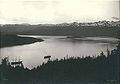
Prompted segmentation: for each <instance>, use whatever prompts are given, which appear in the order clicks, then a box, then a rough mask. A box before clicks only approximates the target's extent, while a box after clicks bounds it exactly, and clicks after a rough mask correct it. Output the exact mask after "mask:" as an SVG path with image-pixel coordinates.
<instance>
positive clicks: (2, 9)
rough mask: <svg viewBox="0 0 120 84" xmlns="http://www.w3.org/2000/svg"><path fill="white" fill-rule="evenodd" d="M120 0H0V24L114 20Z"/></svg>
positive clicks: (116, 16)
mask: <svg viewBox="0 0 120 84" xmlns="http://www.w3.org/2000/svg"><path fill="white" fill-rule="evenodd" d="M117 18H118V19H119V18H120V17H119V0H0V24H48V23H49V24H59V23H64V22H67V23H71V22H96V21H102V20H107V21H115V20H117Z"/></svg>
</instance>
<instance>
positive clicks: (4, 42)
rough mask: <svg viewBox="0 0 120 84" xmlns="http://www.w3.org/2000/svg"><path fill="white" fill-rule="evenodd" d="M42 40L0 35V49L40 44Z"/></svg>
mask: <svg viewBox="0 0 120 84" xmlns="http://www.w3.org/2000/svg"><path fill="white" fill-rule="evenodd" d="M41 41H43V40H42V39H36V38H32V37H20V36H18V35H14V34H1V35H0V47H8V46H15V45H25V44H31V43H34V42H41Z"/></svg>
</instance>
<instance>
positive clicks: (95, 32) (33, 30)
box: [0, 22, 120, 37]
mask: <svg viewBox="0 0 120 84" xmlns="http://www.w3.org/2000/svg"><path fill="white" fill-rule="evenodd" d="M84 24H85V23H84ZM87 24H88V23H86V24H85V25H84V26H82V23H79V25H76V23H72V24H68V25H60V24H59V25H57V24H54V25H53V24H51V25H47V24H46V25H42V24H39V25H24V24H15V25H10V24H9V25H3V26H0V31H1V33H4V34H31V35H74V36H81V37H85V36H108V37H117V36H118V33H119V32H118V31H120V22H118V25H102V26H99V25H97V26H91V25H90V26H87ZM89 24H90V23H89Z"/></svg>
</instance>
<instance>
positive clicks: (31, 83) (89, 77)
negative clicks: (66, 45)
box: [0, 44, 120, 84]
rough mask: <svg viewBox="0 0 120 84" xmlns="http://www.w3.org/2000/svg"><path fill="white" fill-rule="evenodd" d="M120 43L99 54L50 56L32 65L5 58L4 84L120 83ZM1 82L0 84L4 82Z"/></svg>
mask: <svg viewBox="0 0 120 84" xmlns="http://www.w3.org/2000/svg"><path fill="white" fill-rule="evenodd" d="M119 64H120V44H118V46H117V49H114V50H112V51H109V50H108V51H107V55H104V53H103V52H101V53H100V55H98V56H97V57H90V56H87V57H77V58H75V57H70V58H64V59H61V60H58V59H56V60H49V61H48V62H47V63H43V64H42V65H40V66H38V67H36V68H33V69H31V70H30V69H28V68H24V66H23V65H22V66H16V67H13V66H12V65H11V63H10V62H9V61H8V60H7V59H6V58H4V59H3V60H2V63H1V65H0V71H1V73H0V76H1V79H0V81H1V83H3V84H80V83H82V84H86V83H89V84H90V83H91V84H92V83H94V84H119V74H120V70H119ZM1 83H0V84H1Z"/></svg>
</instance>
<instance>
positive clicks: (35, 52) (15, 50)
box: [0, 35, 118, 68]
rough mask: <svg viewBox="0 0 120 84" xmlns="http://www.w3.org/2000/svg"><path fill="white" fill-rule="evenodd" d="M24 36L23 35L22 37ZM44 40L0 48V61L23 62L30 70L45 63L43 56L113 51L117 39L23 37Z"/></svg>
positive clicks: (57, 56)
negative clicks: (7, 57) (3, 59)
mask: <svg viewBox="0 0 120 84" xmlns="http://www.w3.org/2000/svg"><path fill="white" fill-rule="evenodd" d="M22 36H25V35H22ZM25 37H34V38H41V39H44V41H43V42H36V43H32V44H27V45H20V46H12V47H5V48H0V62H1V59H2V58H4V57H6V56H9V59H10V61H12V60H18V59H19V58H20V59H21V60H22V61H23V64H24V65H25V67H28V68H32V67H33V66H37V65H40V64H42V63H43V62H46V60H45V59H44V56H47V55H51V59H52V60H53V59H57V58H58V59H61V58H64V57H67V56H68V57H71V56H74V57H78V56H89V55H90V56H97V55H99V54H100V52H101V51H103V52H104V53H105V54H106V50H107V48H108V49H109V50H112V49H115V48H116V45H117V42H118V39H116V38H111V37H84V38H67V37H66V36H25Z"/></svg>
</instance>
